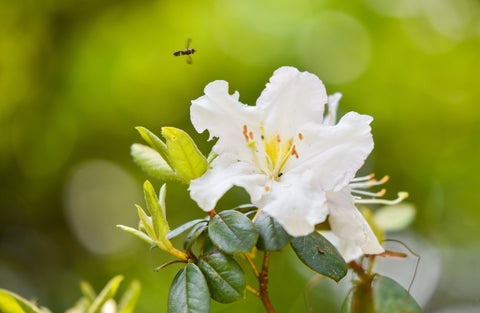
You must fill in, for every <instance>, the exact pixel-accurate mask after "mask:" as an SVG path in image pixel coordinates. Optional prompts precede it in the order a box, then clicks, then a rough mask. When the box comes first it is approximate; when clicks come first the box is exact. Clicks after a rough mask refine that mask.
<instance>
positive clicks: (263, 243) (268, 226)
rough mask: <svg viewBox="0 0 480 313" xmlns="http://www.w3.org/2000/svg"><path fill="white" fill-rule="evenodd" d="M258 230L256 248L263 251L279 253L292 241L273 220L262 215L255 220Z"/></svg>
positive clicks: (266, 215)
mask: <svg viewBox="0 0 480 313" xmlns="http://www.w3.org/2000/svg"><path fill="white" fill-rule="evenodd" d="M255 226H256V227H257V230H258V235H259V236H258V242H257V248H258V249H259V250H263V251H280V250H282V248H283V247H285V245H286V244H287V243H288V242H289V241H290V239H292V237H291V236H290V235H289V234H288V233H287V232H286V231H285V230H284V229H283V227H282V225H280V224H279V223H278V222H277V221H276V220H275V219H274V218H272V217H271V216H269V215H268V214H266V213H262V214H260V215H259V216H257V218H256V219H255Z"/></svg>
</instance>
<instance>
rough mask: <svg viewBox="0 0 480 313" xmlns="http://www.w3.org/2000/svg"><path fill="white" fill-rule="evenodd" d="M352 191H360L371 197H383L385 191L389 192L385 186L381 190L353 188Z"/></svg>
mask: <svg viewBox="0 0 480 313" xmlns="http://www.w3.org/2000/svg"><path fill="white" fill-rule="evenodd" d="M351 191H352V193H358V194H361V195H365V196H370V197H383V196H384V195H385V193H386V192H387V189H385V188H383V189H382V190H380V191H379V192H369V191H364V190H356V189H352V190H351Z"/></svg>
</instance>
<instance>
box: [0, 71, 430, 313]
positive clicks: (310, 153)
mask: <svg viewBox="0 0 480 313" xmlns="http://www.w3.org/2000/svg"><path fill="white" fill-rule="evenodd" d="M340 99H341V94H340V93H335V94H333V95H331V96H328V95H327V92H326V89H325V87H324V85H323V83H322V81H321V80H320V79H319V78H318V77H316V76H315V75H313V74H311V73H308V72H299V71H298V70H297V69H295V68H292V67H282V68H279V69H278V70H276V71H275V72H274V74H273V76H272V78H271V79H270V82H269V83H268V84H267V86H266V88H265V90H264V91H263V92H262V94H261V95H260V97H259V98H258V100H257V103H256V105H255V106H249V105H246V104H243V103H241V102H240V101H239V93H238V92H235V93H233V94H230V93H229V86H228V83H227V82H226V81H221V80H219V81H214V82H212V83H210V84H208V85H207V86H206V87H205V94H204V95H203V96H201V97H199V98H198V99H196V100H193V101H192V105H191V107H190V114H191V120H192V123H193V126H194V127H195V129H196V130H197V131H198V132H199V133H202V132H204V131H205V130H208V132H209V135H210V138H209V139H214V138H216V139H217V141H216V143H215V145H214V146H213V148H212V151H210V152H208V153H205V154H203V153H202V152H201V151H200V150H199V149H198V148H197V145H196V143H195V142H194V140H193V139H192V137H190V135H189V134H187V133H186V132H185V131H183V130H181V129H178V128H174V127H163V128H162V134H161V136H157V135H156V134H154V133H152V132H151V131H149V130H148V129H146V128H143V127H138V128H137V130H138V131H139V133H140V135H141V137H142V138H143V139H144V141H145V142H146V143H147V145H145V144H138V143H136V144H133V145H132V147H131V154H132V156H133V158H134V160H135V162H136V163H138V164H139V165H140V166H141V167H142V168H143V169H144V170H145V171H146V172H147V173H148V174H150V175H151V176H152V177H155V178H158V179H159V180H161V181H163V182H165V181H167V182H168V181H177V182H181V183H183V184H185V186H186V188H188V190H189V192H190V196H191V198H192V199H193V200H195V202H196V203H197V204H198V206H199V208H200V209H202V210H203V211H204V212H205V216H204V218H201V219H194V220H190V221H186V222H185V223H184V224H183V225H179V226H177V227H171V225H169V223H168V220H167V210H166V207H167V201H166V199H167V185H166V183H163V184H162V185H161V187H160V184H158V185H157V183H156V182H155V185H154V184H152V183H151V182H150V181H148V180H147V181H146V182H145V183H144V185H143V191H144V196H145V204H143V205H142V206H139V205H137V206H136V209H137V212H138V216H139V220H140V221H139V224H138V227H131V226H125V225H118V227H119V228H121V229H123V230H124V231H126V232H128V233H131V234H133V235H134V236H136V237H138V238H139V239H141V240H143V241H145V242H146V243H148V245H149V246H150V248H158V249H161V250H162V251H164V252H166V253H167V254H169V255H170V256H172V257H173V258H174V260H173V261H172V260H170V259H168V260H166V261H165V263H164V264H163V265H160V266H159V267H158V268H156V269H155V270H156V271H161V270H162V269H163V268H165V267H166V266H169V265H172V264H178V263H180V264H182V266H181V268H180V270H179V271H178V273H177V275H176V276H175V277H174V278H173V281H172V284H171V286H170V291H169V294H168V295H164V297H166V298H167V297H168V302H167V303H168V304H167V307H168V312H169V313H180V312H182V313H203V312H210V305H211V299H213V300H214V301H217V302H220V303H232V302H235V301H241V300H242V299H244V298H245V297H246V296H247V293H250V294H252V295H254V296H256V297H258V298H259V300H260V301H261V302H262V303H263V305H264V307H265V310H266V311H267V312H269V313H271V312H275V307H278V306H280V305H281V303H272V301H271V300H270V297H269V285H268V282H269V277H270V276H271V275H281V273H275V272H271V271H270V270H269V264H270V260H271V259H272V258H281V257H282V254H281V253H279V252H281V251H282V250H284V249H293V251H294V252H295V254H296V256H298V258H299V259H300V260H301V262H302V263H303V264H304V265H305V266H306V267H308V268H309V269H310V270H312V271H313V272H312V274H313V273H318V274H321V275H323V276H325V277H327V278H329V279H331V280H333V281H336V282H338V281H340V280H342V279H344V278H345V276H346V275H347V272H348V271H349V270H350V271H351V272H352V273H353V275H351V277H353V279H352V289H351V290H350V292H349V293H348V295H347V297H346V299H345V300H344V303H343V306H342V312H345V313H347V312H366V313H370V312H420V311H421V309H420V307H419V305H418V304H417V303H416V302H415V300H414V299H413V298H412V297H411V296H410V294H409V292H408V290H406V289H404V288H403V287H402V286H401V285H399V284H398V283H397V282H395V281H394V280H392V279H390V278H388V277H385V276H382V275H379V274H376V273H375V272H374V270H373V269H374V266H373V265H374V263H375V260H376V259H377V258H379V257H387V258H405V257H409V256H411V255H414V253H410V254H411V255H408V254H405V253H403V252H401V251H387V250H385V249H384V247H383V246H382V244H383V242H384V241H385V232H386V231H388V230H389V229H391V228H395V229H396V230H398V229H400V228H402V227H406V226H407V225H408V223H409V222H410V221H411V219H412V216H413V214H412V212H411V210H409V209H405V208H409V207H398V206H395V205H397V204H398V203H400V202H401V201H403V200H404V199H405V198H406V197H407V196H408V194H407V193H406V192H399V193H398V197H397V198H396V199H392V200H388V199H383V198H382V197H383V195H384V194H385V189H380V188H381V187H378V186H380V185H383V184H385V183H386V182H387V180H388V176H384V177H383V178H381V179H375V177H374V175H373V174H371V175H366V176H356V174H357V171H358V170H359V169H360V168H361V167H362V166H363V164H364V162H365V160H366V159H367V157H368V155H369V154H370V153H371V151H372V149H373V147H374V143H373V138H372V133H371V127H370V123H371V122H372V120H373V118H372V117H371V116H369V115H363V114H359V113H356V112H349V113H347V114H345V115H344V116H343V117H341V118H340V119H339V120H337V109H338V105H339V101H340ZM161 137H163V139H161ZM233 186H238V187H241V188H243V189H245V190H246V192H247V193H248V194H249V195H250V203H244V204H241V205H239V206H237V207H233V208H232V207H221V206H219V205H218V204H217V203H218V201H219V200H220V199H221V198H222V196H223V195H224V194H225V193H226V192H227V191H228V190H230V189H231V188H232V187H233ZM159 187H160V188H159ZM157 188H159V192H157V191H156V190H157ZM379 206H380V207H379ZM180 209H181V208H175V210H180ZM176 237H181V238H182V240H181V242H183V245H182V246H175V245H174V244H173V243H172V239H173V238H176ZM248 272H251V273H252V275H250V274H248V275H247V273H248ZM249 277H255V280H253V281H251V279H249ZM120 281H121V277H116V278H114V279H112V281H111V282H109V283H108V284H107V286H106V287H105V289H104V290H103V291H102V292H101V293H100V294H99V295H97V294H96V293H95V292H94V291H93V288H91V287H90V286H89V285H88V284H86V283H84V284H82V291H83V293H84V296H83V297H82V298H81V299H80V300H79V302H78V303H77V304H76V305H75V306H74V307H73V308H72V309H71V310H69V311H68V312H71V313H73V312H79V313H80V312H88V313H90V312H92V313H93V312H124V313H128V312H133V309H134V306H135V303H136V301H137V298H138V293H139V285H138V283H136V282H135V283H132V285H131V286H130V287H129V289H128V290H127V292H125V295H124V296H123V298H122V300H121V301H120V302H119V305H118V306H117V305H116V302H114V301H113V300H112V299H113V296H114V295H115V292H116V290H117V288H118V285H119V283H120ZM0 309H1V310H2V311H3V312H8V313H10V312H48V309H45V308H37V307H36V305H35V304H34V303H32V302H29V301H27V300H25V299H23V298H21V297H20V296H18V295H16V294H13V293H10V292H8V291H2V290H0ZM156 310H157V309H155V308H152V311H156Z"/></svg>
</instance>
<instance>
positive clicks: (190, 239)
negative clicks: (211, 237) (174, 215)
mask: <svg viewBox="0 0 480 313" xmlns="http://www.w3.org/2000/svg"><path fill="white" fill-rule="evenodd" d="M207 226H208V224H207V223H200V224H197V225H196V226H195V227H194V228H193V229H192V230H191V231H190V233H189V234H188V236H187V238H186V239H185V243H184V244H183V247H184V248H185V250H190V248H191V246H192V245H193V244H194V243H195V242H196V241H197V239H198V238H199V237H200V236H201V235H202V234H203V233H204V231H205V230H206V229H207Z"/></svg>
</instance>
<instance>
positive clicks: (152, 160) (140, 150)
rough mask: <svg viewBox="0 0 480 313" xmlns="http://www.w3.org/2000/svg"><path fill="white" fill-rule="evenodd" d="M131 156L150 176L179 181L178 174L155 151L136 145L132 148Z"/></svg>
mask: <svg viewBox="0 0 480 313" xmlns="http://www.w3.org/2000/svg"><path fill="white" fill-rule="evenodd" d="M130 154H131V155H132V157H133V160H134V161H135V162H136V163H137V164H138V165H140V166H141V167H142V168H143V169H144V170H145V171H146V172H147V173H148V174H150V175H152V176H154V177H157V178H161V179H178V177H177V174H175V172H174V171H173V169H172V168H171V167H170V166H169V165H168V163H167V162H166V161H165V160H164V159H163V158H162V156H161V155H160V154H159V153H158V152H157V151H155V150H154V149H152V148H150V147H148V146H145V145H141V144H138V143H134V144H133V145H132V146H131V147H130Z"/></svg>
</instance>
